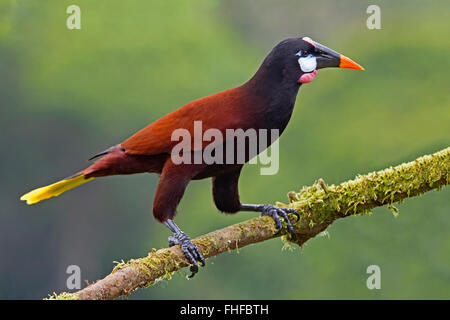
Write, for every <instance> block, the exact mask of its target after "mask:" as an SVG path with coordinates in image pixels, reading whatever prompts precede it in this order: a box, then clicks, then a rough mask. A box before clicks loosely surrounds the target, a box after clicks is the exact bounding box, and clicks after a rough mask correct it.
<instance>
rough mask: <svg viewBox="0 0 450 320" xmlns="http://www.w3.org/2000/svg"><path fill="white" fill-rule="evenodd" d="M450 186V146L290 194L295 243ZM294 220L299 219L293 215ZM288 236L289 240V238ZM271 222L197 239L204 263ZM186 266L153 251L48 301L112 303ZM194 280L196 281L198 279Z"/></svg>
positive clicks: (172, 255)
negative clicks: (343, 220)
mask: <svg viewBox="0 0 450 320" xmlns="http://www.w3.org/2000/svg"><path fill="white" fill-rule="evenodd" d="M449 182H450V147H448V148H446V149H444V150H441V151H439V152H436V153H434V154H432V155H427V156H423V157H421V158H418V159H416V160H414V161H412V162H409V163H406V164H401V165H399V166H396V167H393V168H392V167H391V168H388V169H385V170H382V171H378V172H372V173H369V174H367V175H363V176H357V177H356V179H354V180H350V181H347V182H343V183H341V184H339V185H337V186H335V185H329V186H327V185H326V184H325V182H324V181H323V180H322V179H319V181H318V183H316V184H314V185H313V186H310V187H304V188H303V189H302V190H301V191H300V192H299V193H295V192H289V194H288V196H289V202H290V203H289V205H285V204H282V203H277V205H279V206H285V207H287V206H288V207H291V208H295V209H297V211H298V212H299V213H300V219H299V220H298V221H296V222H295V225H294V227H295V233H296V236H297V238H296V239H295V240H294V242H295V243H297V244H298V245H300V246H301V245H303V244H304V243H305V242H306V241H307V240H308V239H310V238H312V237H314V236H316V235H317V234H319V233H320V232H322V231H324V230H325V229H326V228H327V227H328V226H329V225H330V224H331V223H333V222H334V221H335V220H336V219H338V218H343V217H348V216H350V215H357V214H363V213H367V212H370V211H371V210H372V209H373V208H375V207H379V206H384V205H387V206H389V208H390V209H391V210H392V211H393V213H394V214H397V212H398V211H397V209H396V208H395V207H394V206H393V204H394V203H396V202H401V201H403V200H404V199H406V198H409V197H415V196H418V195H421V194H423V193H425V192H427V191H430V190H433V189H440V188H442V187H443V186H446V185H448V184H449ZM292 218H293V219H294V220H295V218H294V216H292ZM283 234H285V236H284V237H287V235H286V233H283ZM278 236H280V235H277V234H276V228H275V224H274V222H273V220H272V219H271V218H270V217H258V218H253V219H250V220H247V221H244V222H241V223H238V224H235V225H232V226H229V227H226V228H223V229H220V230H216V231H214V232H211V233H208V234H206V235H204V236H201V237H198V238H197V239H194V240H193V242H194V243H195V244H196V245H197V246H198V247H199V249H200V250H201V252H202V254H203V256H204V257H205V258H209V257H213V256H215V255H218V254H220V253H222V252H225V251H230V250H234V249H237V248H242V247H245V246H247V245H249V244H252V243H257V242H261V241H265V240H268V239H272V238H275V237H278ZM186 266H188V261H187V260H186V259H185V258H184V255H183V253H182V252H181V250H180V248H179V246H174V247H171V248H165V249H160V250H157V251H156V250H153V251H152V252H151V253H149V254H148V256H147V257H144V258H139V259H132V260H130V261H129V262H127V263H120V264H118V265H117V266H116V268H114V270H113V271H112V272H111V274H109V275H108V276H106V277H105V278H104V279H102V280H99V281H97V282H96V283H94V284H91V285H89V286H88V287H86V288H84V289H82V290H80V291H78V292H75V293H62V294H60V295H56V294H55V295H53V296H51V297H50V299H82V300H84V299H114V298H117V297H120V296H127V295H129V294H131V293H132V292H133V291H134V290H136V289H137V288H145V287H148V286H150V285H152V284H154V283H155V282H156V281H157V280H158V279H170V277H171V275H172V273H173V272H175V271H177V270H180V269H181V268H183V267H186ZM194 281H195V280H194Z"/></svg>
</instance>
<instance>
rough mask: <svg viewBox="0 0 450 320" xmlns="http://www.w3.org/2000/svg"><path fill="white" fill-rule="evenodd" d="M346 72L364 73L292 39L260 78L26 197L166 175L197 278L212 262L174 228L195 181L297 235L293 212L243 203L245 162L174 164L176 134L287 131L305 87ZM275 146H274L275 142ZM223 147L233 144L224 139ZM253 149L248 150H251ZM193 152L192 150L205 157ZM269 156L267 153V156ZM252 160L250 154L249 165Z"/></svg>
mask: <svg viewBox="0 0 450 320" xmlns="http://www.w3.org/2000/svg"><path fill="white" fill-rule="evenodd" d="M328 67H340V68H351V69H359V70H364V69H363V68H362V67H361V66H360V65H358V64H357V63H355V62H354V61H352V60H351V59H349V58H347V57H345V56H343V55H341V54H339V53H337V52H335V51H333V50H331V49H329V48H327V47H325V46H323V45H321V44H319V43H317V42H315V41H313V40H311V39H310V38H308V37H303V38H291V39H286V40H284V41H282V42H280V43H279V44H277V45H276V46H275V47H274V48H273V49H272V51H271V52H270V53H269V55H268V56H267V57H266V58H265V59H264V61H263V63H262V64H261V66H260V68H259V69H258V71H257V72H256V73H255V75H254V76H253V77H252V78H251V79H250V80H249V81H247V82H246V83H244V84H243V85H241V86H239V87H236V88H233V89H229V90H226V91H223V92H219V93H216V94H213V95H210V96H207V97H204V98H200V99H198V100H195V101H193V102H190V103H188V104H186V105H184V106H183V107H181V108H179V109H178V110H175V111H174V112H172V113H169V114H168V115H166V116H164V117H162V118H161V119H159V120H157V121H155V122H153V123H151V124H150V125H148V126H147V127H145V128H144V129H142V130H140V131H139V132H137V133H136V134H134V135H133V136H131V137H130V138H129V139H127V140H125V141H124V142H122V143H121V144H118V145H116V146H113V147H111V148H109V149H107V150H105V151H103V152H101V153H99V154H97V155H95V156H94V157H93V158H97V157H101V158H100V159H99V160H97V161H96V162H95V163H94V164H92V165H91V166H90V167H88V168H87V169H85V170H82V171H80V172H78V173H76V174H75V175H73V176H70V177H68V178H66V179H64V180H61V181H59V182H56V183H54V184H52V185H49V186H46V187H42V188H38V189H35V190H33V191H31V192H29V193H27V194H25V195H23V196H22V197H21V200H26V201H27V203H28V204H33V203H36V202H39V201H41V200H44V199H48V198H50V197H54V196H57V195H59V194H61V193H63V192H65V191H67V190H69V189H72V188H74V187H76V186H78V185H80V184H83V183H85V182H87V181H89V180H91V179H93V178H97V177H103V176H110V175H118V174H133V173H143V172H150V173H159V174H160V180H159V184H158V187H157V190H156V194H155V198H154V202H153V215H154V217H155V218H156V219H157V220H158V221H160V222H162V223H164V224H165V225H166V226H167V227H168V228H169V229H170V230H171V231H172V232H173V235H172V236H170V237H169V245H171V246H172V245H175V244H179V245H180V246H181V249H182V251H183V253H184V254H185V256H186V258H187V259H188V260H189V262H190V263H191V272H192V275H191V276H193V275H194V274H195V273H196V272H197V271H198V264H197V261H198V262H200V263H201V265H204V258H203V256H202V254H201V253H200V251H199V250H198V248H197V247H196V246H195V245H194V244H193V243H192V242H191V240H190V238H189V237H188V236H187V235H186V234H185V233H183V232H182V231H181V230H180V229H179V228H178V226H177V225H176V224H175V223H174V221H173V218H174V216H175V213H176V208H177V206H178V203H179V202H180V200H181V197H182V196H183V194H184V191H185V189H186V187H187V185H188V183H189V182H190V181H191V180H196V179H204V178H209V177H212V182H213V197H214V202H215V204H216V207H217V208H218V209H219V210H220V211H222V212H226V213H236V212H238V211H257V212H261V214H262V215H270V216H271V217H273V219H274V220H275V222H276V225H277V228H278V229H279V230H280V231H281V228H282V220H281V218H283V219H284V220H285V221H286V223H287V228H288V231H289V232H290V233H291V234H292V235H293V227H292V223H291V221H290V220H289V218H288V213H294V214H297V215H298V213H297V212H295V210H293V209H286V208H279V207H276V206H273V205H268V204H263V205H252V204H242V203H241V202H240V200H239V194H238V179H239V175H240V172H241V169H242V166H243V163H235V164H230V163H225V164H220V163H215V164H208V163H205V162H204V161H202V162H201V163H192V164H190V163H180V164H176V163H174V161H173V159H172V157H171V153H172V148H173V147H174V146H175V145H176V144H177V141H174V140H172V139H171V137H172V133H173V132H174V130H176V129H180V128H181V129H186V130H188V132H191V133H192V132H193V123H194V121H202V126H203V130H207V129H211V128H216V129H218V130H219V131H220V132H222V133H225V131H226V129H239V128H241V129H243V130H247V129H251V128H253V129H277V130H279V132H280V134H281V133H282V132H283V130H284V129H285V127H286V125H287V124H288V122H289V119H290V117H291V114H292V110H293V108H294V104H295V99H296V96H297V93H298V90H299V88H300V86H301V85H302V84H304V83H308V82H311V81H312V80H313V79H314V77H315V76H316V75H317V70H319V69H322V68H328ZM272 142H273V141H272V140H271V141H269V144H270V143H272ZM222 143H223V144H225V143H226V140H225V141H222ZM197 146H198V145H197ZM247 147H248V146H247ZM204 149H205V144H203V143H201V144H200V148H198V147H197V148H196V147H195V146H194V148H192V149H191V150H190V151H189V150H188V152H192V153H195V152H203V150H204ZM261 151H262V150H259V152H261ZM248 160H249V157H248V154H247V156H246V158H245V162H247V161H248Z"/></svg>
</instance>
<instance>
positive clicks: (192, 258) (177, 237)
mask: <svg viewBox="0 0 450 320" xmlns="http://www.w3.org/2000/svg"><path fill="white" fill-rule="evenodd" d="M177 244H178V245H180V248H181V251H182V252H183V254H184V256H185V257H186V259H187V260H188V261H189V263H190V264H191V267H190V268H189V270H190V271H191V275H189V276H188V278H192V277H193V276H195V274H196V273H197V272H198V264H197V261H198V262H200V266H202V267H204V266H205V258H204V257H203V255H202V253H201V252H200V250H199V249H198V247H197V246H196V245H195V244H193V243H192V241H191V239H190V238H189V237H188V236H187V235H186V234H185V233H183V232H179V233H174V234H173V235H172V236H170V237H169V246H170V247H172V246H174V245H177Z"/></svg>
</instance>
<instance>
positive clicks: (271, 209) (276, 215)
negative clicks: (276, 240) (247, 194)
mask: <svg viewBox="0 0 450 320" xmlns="http://www.w3.org/2000/svg"><path fill="white" fill-rule="evenodd" d="M260 210H261V216H271V217H272V218H273V220H275V224H276V226H277V229H278V233H280V232H281V230H283V222H282V220H281V218H283V219H284V221H286V224H287V229H288V231H289V233H290V235H291V237H292V239H295V233H294V227H293V226H292V222H291V220H290V219H289V216H288V214H289V213H293V214H295V215H296V216H297V220H298V219H300V215H299V214H298V212H297V210H295V209H291V208H280V207H277V206H273V205H270V204H263V205H261V208H260Z"/></svg>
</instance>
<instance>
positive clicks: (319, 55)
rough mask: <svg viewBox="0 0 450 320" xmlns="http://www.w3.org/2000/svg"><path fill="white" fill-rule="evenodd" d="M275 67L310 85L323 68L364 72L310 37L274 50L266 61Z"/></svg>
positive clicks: (294, 39) (348, 59)
mask: <svg viewBox="0 0 450 320" xmlns="http://www.w3.org/2000/svg"><path fill="white" fill-rule="evenodd" d="M266 62H267V63H268V64H269V65H271V66H273V67H277V68H279V67H281V69H282V70H283V75H284V76H288V78H290V79H292V81H297V82H298V83H308V82H311V81H312V80H314V78H315V76H316V75H317V71H318V70H319V69H323V68H330V67H336V68H349V69H358V70H364V68H363V67H361V66H360V65H359V64H357V63H356V62H354V61H353V60H351V59H350V58H347V57H346V56H344V55H342V54H340V53H337V52H336V51H334V50H331V49H330V48H327V47H325V46H324V45H322V44H320V43H317V42H315V41H313V40H312V39H311V38H309V37H302V38H291V39H286V40H284V41H282V42H280V43H279V44H278V45H276V46H275V48H273V50H272V52H271V53H270V54H269V56H268V57H267V61H266Z"/></svg>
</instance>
